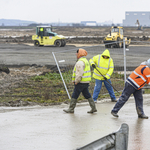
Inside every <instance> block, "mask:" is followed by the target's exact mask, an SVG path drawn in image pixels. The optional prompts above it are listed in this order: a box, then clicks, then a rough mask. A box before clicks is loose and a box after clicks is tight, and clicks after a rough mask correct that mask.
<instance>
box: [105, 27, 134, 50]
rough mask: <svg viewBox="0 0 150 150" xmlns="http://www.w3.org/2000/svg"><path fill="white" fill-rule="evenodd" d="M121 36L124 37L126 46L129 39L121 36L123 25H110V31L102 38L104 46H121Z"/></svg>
mask: <svg viewBox="0 0 150 150" xmlns="http://www.w3.org/2000/svg"><path fill="white" fill-rule="evenodd" d="M123 38H125V47H126V48H127V47H128V46H129V44H130V42H131V39H128V38H127V37H124V36H123V27H120V26H112V27H111V31H110V33H109V34H108V35H107V37H105V38H104V40H103V42H104V44H105V47H106V48H111V47H115V48H122V47H123Z"/></svg>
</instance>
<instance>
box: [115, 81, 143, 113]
mask: <svg viewBox="0 0 150 150" xmlns="http://www.w3.org/2000/svg"><path fill="white" fill-rule="evenodd" d="M131 94H133V96H134V99H135V104H136V109H137V113H138V115H142V114H144V111H143V95H142V89H140V90H136V89H135V88H134V87H133V86H132V85H130V84H129V83H128V82H126V83H125V87H124V89H123V92H122V95H121V96H120V98H119V100H118V101H117V103H116V104H115V106H114V108H113V109H112V112H115V113H118V111H119V110H120V109H121V107H122V106H123V105H124V104H125V103H126V102H127V100H128V99H129V97H130V96H131Z"/></svg>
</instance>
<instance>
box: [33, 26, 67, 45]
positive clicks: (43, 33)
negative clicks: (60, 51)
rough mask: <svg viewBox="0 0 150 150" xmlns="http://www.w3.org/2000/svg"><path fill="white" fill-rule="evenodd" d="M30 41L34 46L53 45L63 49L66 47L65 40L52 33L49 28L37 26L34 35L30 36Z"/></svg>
mask: <svg viewBox="0 0 150 150" xmlns="http://www.w3.org/2000/svg"><path fill="white" fill-rule="evenodd" d="M32 40H33V41H34V45H35V46H43V45H54V46H57V47H64V46H65V45H66V38H65V37H64V36H63V35H58V34H57V33H54V32H52V27H51V26H37V27H36V35H32Z"/></svg>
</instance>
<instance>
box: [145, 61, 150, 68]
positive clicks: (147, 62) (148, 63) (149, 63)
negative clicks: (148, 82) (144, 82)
mask: <svg viewBox="0 0 150 150" xmlns="http://www.w3.org/2000/svg"><path fill="white" fill-rule="evenodd" d="M146 65H147V66H148V67H149V68H150V59H148V60H147V61H146Z"/></svg>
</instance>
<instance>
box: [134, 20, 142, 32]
mask: <svg viewBox="0 0 150 150" xmlns="http://www.w3.org/2000/svg"><path fill="white" fill-rule="evenodd" d="M135 24H137V25H138V28H137V30H143V27H142V26H140V22H139V20H138V19H137V20H136V23H135Z"/></svg>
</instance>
